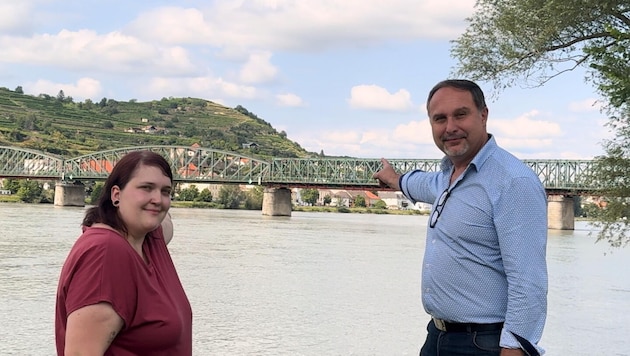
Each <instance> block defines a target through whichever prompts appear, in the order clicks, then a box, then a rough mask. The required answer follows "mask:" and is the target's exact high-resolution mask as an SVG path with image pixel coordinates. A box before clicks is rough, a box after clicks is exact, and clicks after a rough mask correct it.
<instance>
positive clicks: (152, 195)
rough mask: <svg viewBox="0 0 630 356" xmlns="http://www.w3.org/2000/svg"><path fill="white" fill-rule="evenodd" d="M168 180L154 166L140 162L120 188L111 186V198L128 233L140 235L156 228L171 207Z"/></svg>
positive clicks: (131, 235) (130, 235)
mask: <svg viewBox="0 0 630 356" xmlns="http://www.w3.org/2000/svg"><path fill="white" fill-rule="evenodd" d="M171 189H172V186H171V180H170V179H169V177H168V176H166V175H164V173H162V170H161V169H160V168H158V167H154V166H146V165H140V166H138V168H136V170H135V172H134V173H133V175H132V176H131V180H129V182H128V183H127V184H126V185H125V188H124V189H122V190H121V189H120V187H118V186H117V185H115V186H113V187H112V201H116V200H118V201H119V202H120V205H119V206H118V213H119V214H120V217H121V218H122V220H123V222H124V223H125V226H126V227H127V232H128V234H129V237H132V238H143V237H144V236H145V235H146V234H147V233H149V232H150V231H153V230H154V229H156V228H157V227H158V226H159V225H160V223H161V222H162V220H163V219H164V216H165V215H166V213H167V212H168V209H169V208H170V207H171Z"/></svg>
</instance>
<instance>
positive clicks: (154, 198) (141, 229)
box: [55, 151, 192, 355]
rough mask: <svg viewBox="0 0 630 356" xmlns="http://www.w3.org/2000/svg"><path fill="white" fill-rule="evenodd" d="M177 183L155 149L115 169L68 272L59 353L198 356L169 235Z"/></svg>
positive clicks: (58, 324)
mask: <svg viewBox="0 0 630 356" xmlns="http://www.w3.org/2000/svg"><path fill="white" fill-rule="evenodd" d="M172 183H173V174H172V172H171V168H170V166H169V164H168V162H167V161H166V160H165V159H164V158H163V157H162V156H160V155H158V154H156V153H153V152H150V151H135V152H131V153H128V154H126V155H125V156H124V157H123V158H122V159H121V160H120V161H119V162H118V163H117V164H116V165H115V166H114V169H113V171H112V173H111V174H110V176H109V177H108V178H107V180H106V181H105V186H104V187H103V193H102V195H101V197H100V198H99V200H98V203H97V205H96V206H94V207H92V208H90V209H89V210H88V211H87V213H86V214H85V217H84V219H83V234H82V235H81V236H80V237H79V239H78V240H77V241H76V242H75V244H74V246H73V247H72V250H71V251H70V254H69V255H68V258H67V259H66V261H65V263H64V266H63V268H62V271H61V277H60V280H59V286H58V289H57V306H56V318H55V335H56V342H57V354H58V355H192V310H191V308H190V303H189V302H188V298H187V297H186V294H185V292H184V289H183V288H182V285H181V283H180V281H179V277H178V276H177V271H176V270H175V266H174V265H173V261H172V260H171V257H170V254H169V252H168V249H167V247H166V241H165V238H164V230H167V235H168V238H169V239H170V237H171V234H172V226H170V219H168V218H167V219H166V220H165V217H166V216H167V214H168V209H169V208H170V206H171V189H172ZM163 221H164V227H162V226H161V225H160V224H161V223H162V222H163Z"/></svg>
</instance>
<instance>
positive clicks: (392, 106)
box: [348, 85, 413, 111]
mask: <svg viewBox="0 0 630 356" xmlns="http://www.w3.org/2000/svg"><path fill="white" fill-rule="evenodd" d="M348 102H349V104H350V106H351V107H352V108H355V109H368V110H373V109H376V110H388V111H408V110H411V109H413V103H412V102H411V94H410V93H409V92H408V91H407V90H405V89H400V90H398V91H397V92H396V93H393V94H391V93H389V92H388V91H387V89H384V88H381V87H379V86H377V85H357V86H355V87H353V88H352V89H351V90H350V99H349V100H348Z"/></svg>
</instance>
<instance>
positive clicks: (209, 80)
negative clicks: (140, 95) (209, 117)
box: [138, 76, 260, 102]
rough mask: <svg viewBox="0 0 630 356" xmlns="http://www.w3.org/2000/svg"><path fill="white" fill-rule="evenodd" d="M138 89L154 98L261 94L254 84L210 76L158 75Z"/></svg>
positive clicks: (243, 96) (247, 96)
mask: <svg viewBox="0 0 630 356" xmlns="http://www.w3.org/2000/svg"><path fill="white" fill-rule="evenodd" d="M138 90H139V91H143V92H144V93H145V95H149V96H152V97H154V98H155V97H157V96H160V97H164V96H175V97H177V96H194V97H199V98H212V97H227V98H242V99H252V98H256V97H258V96H260V93H259V92H258V90H257V89H256V88H254V87H252V86H248V85H241V84H237V83H233V82H228V81H225V80H224V79H222V78H213V77H210V76H206V77H194V78H162V77H157V78H153V79H152V80H151V81H150V82H149V83H148V84H146V83H143V84H142V85H141V87H140V88H138ZM213 101H215V100H213ZM215 102H218V101H215Z"/></svg>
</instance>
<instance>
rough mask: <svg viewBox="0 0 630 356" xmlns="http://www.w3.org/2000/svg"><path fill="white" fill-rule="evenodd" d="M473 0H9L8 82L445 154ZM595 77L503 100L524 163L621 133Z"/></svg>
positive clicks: (343, 142)
mask: <svg viewBox="0 0 630 356" xmlns="http://www.w3.org/2000/svg"><path fill="white" fill-rule="evenodd" d="M474 3H475V1H474V0H423V1H418V0H387V1H384V0H379V1H377V0H343V1H340V0H215V1H212V0H179V1H166V0H151V1H148V0H133V1H129V0H124V1H119V0H110V1H96V0H64V1H57V0H20V1H15V0H0V87H5V88H8V89H11V90H14V89H15V88H16V87H18V86H21V87H22V88H23V90H24V92H25V93H26V94H30V95H39V94H48V95H53V96H56V95H57V93H59V91H60V90H63V91H64V94H65V95H66V96H71V97H72V98H73V99H74V101H75V102H79V101H84V100H86V99H91V100H92V101H100V100H101V99H102V98H108V99H114V100H117V101H129V100H132V99H135V100H137V101H140V102H142V101H151V100H160V99H161V98H164V97H167V98H168V97H174V98H179V97H193V98H201V99H206V100H211V101H213V102H216V103H219V104H222V105H225V106H228V107H236V106H237V105H241V106H243V107H245V108H246V109H247V110H249V111H250V112H252V113H254V114H256V115H257V116H258V117H259V118H261V119H263V120H265V121H267V122H268V123H270V124H271V125H272V126H273V127H274V128H275V129H276V130H278V132H281V131H284V132H285V133H286V134H287V137H288V138H289V139H290V140H292V141H295V142H297V143H299V144H300V145H301V146H302V147H303V148H305V149H306V150H308V151H310V152H316V153H320V152H322V151H323V152H324V154H325V155H329V156H332V155H335V156H351V157H359V158H381V157H385V158H390V159H395V158H417V159H432V158H441V157H442V156H443V154H442V152H440V151H439V150H438V149H437V148H436V147H435V144H434V142H433V138H432V136H431V129H430V126H429V121H428V118H427V113H426V109H425V107H426V97H427V94H428V92H429V90H430V89H431V88H432V87H433V85H435V84H436V83H437V82H439V81H441V80H443V79H447V78H452V73H453V71H454V69H455V65H456V64H457V61H456V60H455V59H454V58H452V57H451V51H450V50H451V47H452V42H451V41H452V40H455V39H456V38H457V37H458V36H459V35H460V34H462V33H463V32H464V30H465V29H466V26H467V22H466V18H467V17H469V16H471V15H472V14H473V12H474ZM585 78H586V72H585V71H584V70H578V71H573V72H569V73H565V74H562V75H561V76H558V77H557V78H555V79H553V80H552V81H550V82H548V83H546V84H545V85H543V86H542V87H536V88H532V87H525V86H519V87H515V88H510V89H508V90H505V91H501V92H500V93H496V92H494V91H493V89H492V84H491V83H489V82H478V84H479V85H480V86H481V88H482V89H484V91H485V92H486V95H487V102H488V107H489V118H488V131H489V132H491V133H492V134H494V136H495V138H496V140H497V142H498V144H499V145H500V146H502V147H504V148H505V149H507V150H508V151H510V152H512V153H513V154H514V155H516V156H517V157H519V158H521V159H592V158H593V157H595V156H598V155H602V154H604V151H603V148H602V142H603V141H604V140H606V139H609V138H611V134H610V130H609V129H608V128H607V127H606V126H605V123H606V122H607V120H606V117H605V115H603V114H602V113H601V112H600V110H599V108H598V96H597V94H596V92H595V90H594V86H593V85H592V83H589V82H587V81H586V80H585Z"/></svg>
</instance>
